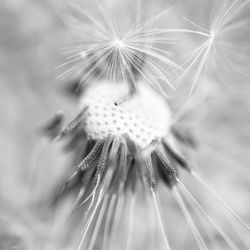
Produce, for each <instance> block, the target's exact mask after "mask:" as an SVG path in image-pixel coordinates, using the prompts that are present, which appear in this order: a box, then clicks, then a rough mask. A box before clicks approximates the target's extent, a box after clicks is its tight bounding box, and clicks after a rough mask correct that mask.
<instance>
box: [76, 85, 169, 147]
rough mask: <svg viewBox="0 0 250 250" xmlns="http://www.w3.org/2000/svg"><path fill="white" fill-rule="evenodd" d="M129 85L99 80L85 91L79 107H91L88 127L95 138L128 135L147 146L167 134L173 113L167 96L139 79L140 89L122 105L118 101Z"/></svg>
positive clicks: (87, 129)
mask: <svg viewBox="0 0 250 250" xmlns="http://www.w3.org/2000/svg"><path fill="white" fill-rule="evenodd" d="M128 92H129V91H128V84H126V83H124V82H123V83H122V82H121V83H111V82H109V81H100V82H97V83H96V84H91V87H89V88H87V89H86V91H84V93H83V95H82V97H81V99H80V106H81V108H82V107H84V106H86V105H87V106H88V112H87V114H86V117H85V129H86V132H87V134H88V135H89V136H90V137H92V138H93V139H101V138H105V137H106V136H107V135H108V134H111V135H115V136H121V135H124V134H127V135H128V136H129V137H130V138H131V139H132V140H133V141H134V142H135V143H136V144H137V145H138V146H140V147H142V148H144V147H147V146H148V145H149V144H150V142H151V141H152V140H154V139H158V138H162V137H164V136H166V134H167V133H168V131H169V129H170V123H171V112H170V109H169V107H168V104H167V102H166V101H165V99H164V98H163V97H162V96H161V95H160V94H158V93H156V91H155V90H154V89H152V88H151V87H150V86H148V84H144V83H143V82H139V83H138V85H137V92H136V94H135V95H134V96H132V97H131V98H129V99H128V100H127V101H125V102H124V103H122V104H120V105H119V106H116V105H115V102H116V101H117V100H119V99H121V98H122V97H124V96H125V95H126V94H127V93H128Z"/></svg>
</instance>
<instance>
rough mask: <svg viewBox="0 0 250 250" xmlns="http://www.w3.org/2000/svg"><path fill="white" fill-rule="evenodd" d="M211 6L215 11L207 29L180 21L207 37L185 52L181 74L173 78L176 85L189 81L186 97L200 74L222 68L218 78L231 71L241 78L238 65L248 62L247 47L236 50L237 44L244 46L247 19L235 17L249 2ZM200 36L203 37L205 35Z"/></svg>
mask: <svg viewBox="0 0 250 250" xmlns="http://www.w3.org/2000/svg"><path fill="white" fill-rule="evenodd" d="M213 4H214V5H215V4H216V7H215V9H216V10H215V11H214V13H211V16H213V18H211V20H210V25H209V28H207V29H206V28H204V27H201V26H200V25H198V24H196V23H194V22H193V21H191V20H189V19H187V18H184V20H186V21H187V22H188V23H190V24H191V25H192V26H194V27H196V28H198V30H200V31H202V32H205V34H207V39H206V40H205V41H204V42H203V43H202V44H201V45H199V46H198V47H197V48H195V49H194V50H193V51H192V52H191V53H189V55H188V56H187V57H186V59H185V61H184V62H183V64H181V65H182V67H183V72H182V73H181V74H180V76H178V77H177V83H178V84H179V83H180V82H182V81H184V80H188V81H190V83H191V87H190V89H189V94H190V95H191V94H192V93H193V91H194V89H195V88H196V86H197V83H198V81H199V80H200V79H201V76H202V74H203V73H205V74H207V72H208V70H212V69H213V71H214V72H216V71H218V69H223V70H224V71H225V72H224V73H222V72H221V71H220V72H219V71H218V73H219V74H220V76H225V75H227V74H226V72H227V71H228V70H229V69H230V70H231V71H232V70H233V71H235V70H236V73H237V74H238V73H240V74H241V75H245V74H246V73H247V70H246V68H245V65H246V64H242V62H243V61H244V62H248V61H249V59H248V58H247V57H246V56H245V55H246V54H248V53H249V46H247V45H243V46H241V47H238V45H239V44H242V43H245V40H246V38H247V36H248V34H249V31H247V30H245V27H246V26H248V23H249V19H247V18H245V17H243V18H241V21H239V20H238V19H239V18H238V17H237V16H238V15H239V13H241V12H243V9H244V7H247V4H249V2H248V1H245V0H229V1H221V2H218V1H214V2H213ZM235 23H236V24H237V23H238V25H235ZM238 34H241V38H242V39H239V38H238ZM203 37H204V38H205V36H203ZM236 41H237V42H236ZM209 72H210V71H209ZM220 78H222V77H220Z"/></svg>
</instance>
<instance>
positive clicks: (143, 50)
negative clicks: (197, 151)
mask: <svg viewBox="0 0 250 250" xmlns="http://www.w3.org/2000/svg"><path fill="white" fill-rule="evenodd" d="M103 5H104V4H100V3H99V4H98V5H97V7H98V10H97V11H98V13H99V14H98V15H93V16H92V15H91V14H90V13H87V12H86V11H85V10H82V9H81V7H80V6H74V7H73V9H74V11H76V12H80V16H82V17H83V18H85V19H87V21H86V20H85V21H82V20H80V19H79V20H76V22H75V23H76V24H75V26H74V27H73V28H72V30H76V34H77V39H78V43H79V44H78V45H75V46H72V47H70V48H68V49H65V50H64V53H66V54H69V55H70V57H69V60H68V61H67V62H66V63H64V64H62V65H61V66H60V67H63V68H64V67H65V66H66V67H68V69H67V70H66V71H65V72H64V73H63V74H62V75H61V76H59V79H61V78H65V77H67V76H69V75H71V74H74V73H76V72H78V71H79V72H81V73H80V75H81V83H82V82H86V81H90V80H91V79H97V78H104V79H107V80H112V81H114V82H117V81H126V82H127V84H128V86H129V90H128V93H127V95H124V96H122V97H121V98H120V99H119V100H116V102H115V103H116V104H117V105H120V104H121V103H123V102H124V101H126V100H127V99H129V97H131V96H132V95H133V94H134V93H135V92H136V81H137V79H138V78H142V79H144V80H146V81H147V82H149V84H151V85H152V86H153V87H154V88H156V89H157V90H158V91H159V92H161V93H162V94H163V95H165V96H168V93H167V91H166V90H167V88H166V87H167V86H169V87H170V88H172V89H175V86H174V85H173V84H172V80H170V75H171V74H173V73H174V72H176V71H178V72H180V71H181V70H182V67H181V66H179V65H178V64H177V63H176V62H175V61H174V60H173V58H172V57H171V56H170V52H169V51H168V49H167V47H168V46H169V45H171V44H172V43H174V40H173V37H171V35H170V34H175V33H192V34H197V35H202V36H208V34H206V33H204V32H198V31H192V30H187V29H162V28H159V27H157V25H158V23H159V21H160V20H161V19H162V18H163V17H165V16H166V15H169V14H170V13H171V12H173V10H172V9H171V8H170V9H167V10H164V11H162V12H160V13H159V14H158V15H156V16H155V17H153V18H149V19H147V20H146V21H143V18H142V13H141V12H142V10H140V9H139V10H137V16H136V18H135V21H134V23H133V22H132V21H131V20H130V21H128V19H126V21H128V22H129V24H127V23H126V22H125V21H124V19H123V18H121V17H120V16H119V18H116V15H115V14H116V11H118V12H119V14H118V15H121V10H120V9H119V10H115V8H112V11H110V10H109V8H108V7H107V6H105V5H104V6H103ZM117 5H118V6H119V4H117ZM118 8H119V7H118ZM114 12H115V14H114ZM124 18H126V17H124ZM163 47H164V48H163Z"/></svg>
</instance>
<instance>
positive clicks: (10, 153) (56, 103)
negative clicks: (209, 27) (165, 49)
mask: <svg viewBox="0 0 250 250" xmlns="http://www.w3.org/2000/svg"><path fill="white" fill-rule="evenodd" d="M201 2H202V1H201ZM195 4H197V6H201V5H203V4H202V3H199V2H198V1H197V2H196V1H190V3H187V2H186V1H178V3H176V7H177V9H178V10H179V12H180V13H181V14H182V15H185V16H188V17H189V18H190V17H194V18H195V19H196V20H195V21H196V23H199V24H200V25H204V23H206V22H207V21H206V20H207V19H206V20H203V16H204V15H203V14H202V13H198V11H197V10H196V9H195V8H192V7H191V6H194V5H195ZM55 6H56V4H55ZM55 6H54V7H55ZM56 7H58V8H54V9H53V8H52V6H51V4H49V3H47V2H46V1H36V2H34V1H25V0H22V1H21V0H19V1H7V0H6V1H2V2H1V3H0V13H1V20H2V21H1V24H0V30H1V34H2V35H1V38H0V42H1V43H0V44H1V47H0V58H1V59H0V65H1V72H0V90H1V91H0V95H1V98H0V101H1V105H0V109H1V114H2V118H1V123H0V124H1V130H0V142H1V144H0V145H1V149H0V150H1V158H0V169H1V175H0V185H1V186H0V188H1V189H0V199H1V200H0V249H75V248H76V246H77V243H78V242H79V235H80V232H81V225H79V224H77V223H75V224H76V225H77V226H79V229H78V230H77V228H75V227H77V226H74V223H73V226H72V225H70V223H69V221H68V220H67V218H68V217H69V213H70V211H71V209H72V204H73V203H74V200H73V198H69V199H68V200H65V201H64V202H63V203H62V204H61V206H60V207H58V208H57V209H56V211H54V210H52V209H51V207H50V205H51V204H50V202H51V201H50V200H51V197H53V195H54V194H53V192H54V190H55V189H56V188H58V182H59V181H60V180H61V179H63V177H65V176H66V175H67V174H68V172H71V171H69V169H68V166H70V165H72V159H71V156H70V155H68V154H64V153H63V152H62V150H61V145H60V144H59V145H53V146H52V147H50V148H49V150H48V152H46V154H45V156H44V157H42V159H41V161H40V163H39V167H38V169H39V170H38V171H36V178H35V184H34V183H32V177H33V173H34V168H35V166H36V165H37V161H38V158H39V155H40V153H41V152H42V151H43V149H44V148H45V147H46V146H47V145H48V141H46V139H44V138H43V137H42V136H41V133H40V131H39V128H40V127H41V125H42V124H44V121H46V120H48V119H49V118H50V117H51V116H52V115H53V114H54V113H55V112H56V111H57V110H58V109H62V110H64V111H65V113H66V118H67V119H71V118H72V117H73V116H74V115H75V114H76V112H77V106H78V104H77V103H76V102H75V100H74V99H73V98H71V97H69V96H68V95H66V94H65V92H66V91H65V89H66V87H65V86H67V85H66V84H65V82H67V81H68V82H70V79H66V80H64V81H55V78H56V76H57V75H58V74H59V73H58V72H57V71H55V70H54V68H55V67H57V66H58V65H60V64H62V63H63V62H64V61H63V58H61V57H60V56H59V48H61V47H64V46H65V45H67V44H68V40H67V39H68V37H67V35H65V34H67V33H66V31H65V27H64V24H63V22H62V19H63V18H62V16H58V13H59V14H60V8H59V6H56ZM166 7H167V6H166ZM206 8H210V6H209V4H205V5H204V6H203V9H206ZM194 9H195V10H194ZM180 13H179V14H180ZM170 19H171V22H172V24H175V23H176V24H177V25H178V23H177V22H179V19H178V18H177V14H176V15H173V16H172V17H171V18H170ZM204 19H205V17H204ZM177 20H178V21H177ZM201 20H202V21H203V23H202V24H201V23H200V22H201ZM237 24H238V27H239V33H238V34H236V35H237V36H236V37H239V38H240V39H239V40H240V41H241V43H242V44H243V45H244V42H246V41H247V40H246V39H247V37H244V36H243V33H244V32H243V31H244V25H245V24H244V23H240V22H237ZM170 25H171V24H170ZM242 27H243V31H242ZM241 36H243V37H242V38H241ZM186 41H187V44H184V45H183V47H182V50H183V51H184V52H185V51H186V50H187V49H186V48H185V46H187V47H189V46H190V47H192V46H193V44H195V43H196V42H197V41H196V40H195V38H193V37H189V36H188V37H187V40H186ZM189 43H190V45H189ZM243 45H242V46H243ZM224 48H225V49H226V47H224ZM228 51H229V52H228V53H229V54H227V55H228V56H230V57H232V58H235V60H236V61H235V62H236V65H237V60H238V61H239V62H238V66H240V65H243V66H244V67H245V66H246V64H247V63H248V62H247V61H244V57H240V51H235V50H234V51H233V48H232V49H230V48H228ZM179 53H182V51H181V50H180V51H179ZM225 60H226V59H221V61H220V63H222V64H223V62H225ZM213 66H214V65H212V66H211V67H212V68H213ZM224 66H225V65H224ZM244 67H243V68H244ZM234 69H235V67H234ZM210 72H212V70H211V71H210ZM221 72H223V71H221ZM237 72H238V71H236V72H234V71H230V70H225V71H224V72H223V75H219V76H216V74H219V73H218V72H216V71H215V73H214V74H215V75H213V74H212V73H210V74H209V75H208V76H207V77H206V78H204V77H203V78H202V79H200V82H198V84H200V86H201V87H200V90H199V91H200V92H199V93H198V94H197V95H198V96H202V94H204V92H206V91H207V88H209V91H210V92H209V93H210V94H209V96H205V97H204V98H203V99H202V98H201V99H202V100H200V99H199V98H197V103H194V104H191V105H190V106H191V107H193V111H192V112H190V113H189V115H188V120H186V121H185V126H188V127H190V128H192V131H193V133H194V134H195V137H196V140H197V141H198V147H197V150H195V152H193V151H191V150H190V151H191V152H188V153H189V158H190V159H192V160H193V161H194V162H195V165H196V166H195V168H196V170H197V171H198V172H200V173H201V174H202V175H203V176H205V177H206V180H207V182H208V183H210V185H211V187H212V188H213V189H214V190H216V191H217V193H218V194H220V196H222V197H223V199H224V200H225V201H227V203H228V204H229V205H230V206H231V207H232V208H233V209H234V210H235V211H237V212H238V213H239V214H240V215H241V217H242V218H244V220H245V221H247V222H248V224H249V221H250V214H249V210H250V203H249V195H250V193H249V190H250V181H249V174H250V169H249V162H250V156H249V153H248V151H249V146H250V135H249V112H250V111H249V110H250V101H249V94H250V87H249V86H248V85H249V77H248V75H247V73H246V72H243V73H244V74H243V73H242V71H241V70H240V73H241V74H238V73H237ZM239 75H240V77H238V76H239ZM215 79H220V82H221V84H220V82H219V80H218V83H217V82H215ZM203 87H204V88H203ZM210 87H211V88H210ZM195 94H196V93H195ZM187 95H188V94H187V93H185V94H184V97H179V96H178V98H177V97H175V95H174V94H173V95H171V97H170V100H172V102H173V106H174V107H176V108H178V107H179V106H180V105H181V104H180V103H182V102H183V100H182V99H184V98H186V97H187ZM177 99H178V100H179V99H180V102H177V101H176V100H177ZM183 178H184V180H186V179H187V180H186V181H185V183H186V185H187V186H188V187H189V188H190V190H192V193H193V194H194V195H195V196H196V197H198V199H199V201H200V203H201V205H202V206H203V207H204V208H206V210H207V211H208V212H209V213H210V214H211V215H212V216H213V217H214V218H215V221H216V222H217V223H218V224H220V225H222V227H223V228H224V229H225V231H226V233H228V234H229V235H230V236H231V237H232V238H233V237H235V238H237V239H238V238H239V237H238V236H237V234H236V232H239V235H240V236H241V237H242V238H243V239H245V240H247V238H249V237H248V235H249V233H247V231H246V230H245V229H244V228H242V227H241V226H240V225H239V224H238V223H237V222H236V221H235V220H234V219H233V218H232V216H227V214H226V213H225V212H224V210H223V209H221V206H220V205H219V204H218V202H217V201H216V200H214V198H213V197H211V196H210V195H209V194H208V193H207V192H206V191H205V190H204V189H202V188H201V186H200V185H199V183H197V182H196V181H195V180H194V179H191V178H186V176H185V175H184V176H183ZM31 187H32V188H31ZM160 193H161V195H160V197H161V206H162V214H163V218H164V224H165V225H164V226H165V228H166V231H167V233H168V235H169V238H170V243H171V246H172V249H197V246H196V244H195V241H194V240H193V236H192V234H191V232H190V230H189V228H188V225H187V224H186V222H185V221H184V219H183V216H182V213H181V211H180V210H179V208H178V206H177V205H176V203H175V201H174V200H173V199H172V197H171V194H170V193H169V192H168V191H167V189H166V188H160ZM140 201H141V198H140V197H138V202H137V206H136V210H135V211H134V214H133V219H134V228H133V242H132V243H133V248H132V249H144V248H145V245H146V244H148V242H146V241H145V240H144V239H145V237H146V238H149V239H151V238H150V237H153V238H154V237H155V239H156V241H157V240H162V239H161V237H160V236H159V228H158V226H157V225H154V226H153V225H152V224H151V223H150V220H149V223H148V225H146V226H145V217H146V216H148V211H147V210H145V207H144V204H143V203H142V202H140ZM34 204H35V205H34ZM189 212H190V213H191V214H192V216H194V218H196V216H199V217H200V218H201V221H203V224H204V226H202V223H200V225H199V224H198V225H199V227H198V229H199V230H200V231H201V232H204V228H206V229H207V233H205V235H206V234H207V235H208V236H207V238H210V239H211V244H215V246H216V244H217V245H219V246H221V248H222V249H227V248H226V246H225V243H222V242H221V238H220V237H219V236H218V233H217V232H216V230H215V229H214V228H213V227H212V226H211V225H210V224H209V222H208V221H207V220H206V219H205V217H204V215H202V214H199V212H197V209H196V208H195V207H194V205H193V206H190V207H189ZM151 216H153V215H152V214H151ZM74 217H75V218H73V219H75V221H77V220H78V217H77V214H76V215H74ZM125 219H126V218H125ZM128 219H129V218H128ZM73 221H74V220H73ZM125 221H126V220H125ZM232 224H233V226H232ZM147 227H148V228H147ZM234 227H235V229H234ZM69 228H73V229H75V230H69ZM69 232H71V233H72V235H70V233H69ZM116 241H117V242H118V243H119V239H117V240H116ZM116 241H114V244H116V243H117V242H116ZM236 241H237V242H238V246H239V248H240V249H241V248H242V249H244V246H243V243H242V241H241V240H240V239H239V240H236ZM246 244H248V246H249V240H248V242H246ZM208 248H209V249H210V243H208ZM211 248H212V247H211ZM213 249H216V248H215V247H214V248H213ZM246 249H247V248H246Z"/></svg>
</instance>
